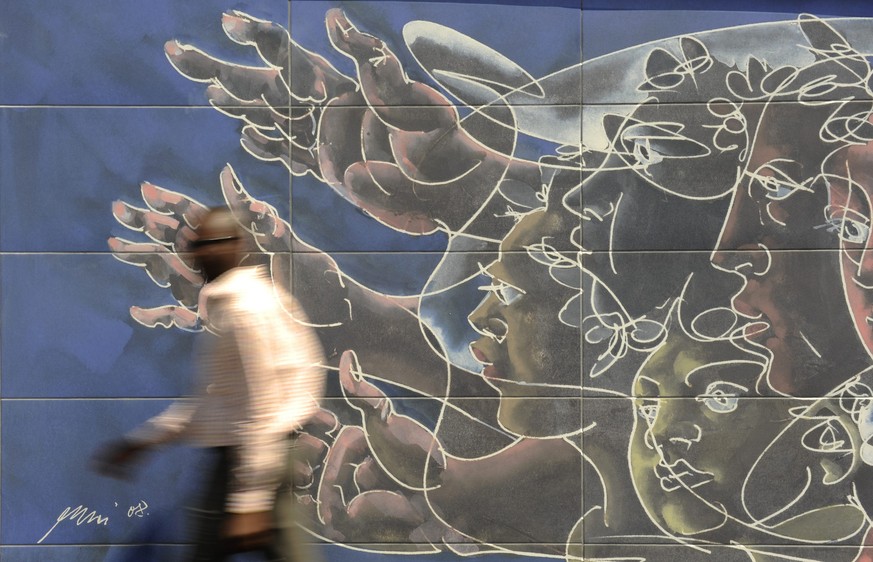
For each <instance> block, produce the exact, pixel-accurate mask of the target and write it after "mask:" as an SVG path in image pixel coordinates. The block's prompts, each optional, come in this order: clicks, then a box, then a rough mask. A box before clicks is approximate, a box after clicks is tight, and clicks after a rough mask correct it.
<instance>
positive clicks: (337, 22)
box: [325, 8, 385, 59]
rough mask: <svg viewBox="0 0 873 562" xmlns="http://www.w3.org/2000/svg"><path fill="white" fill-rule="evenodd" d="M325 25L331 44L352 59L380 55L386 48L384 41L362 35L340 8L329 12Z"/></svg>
mask: <svg viewBox="0 0 873 562" xmlns="http://www.w3.org/2000/svg"><path fill="white" fill-rule="evenodd" d="M325 24H326V25H327V35H328V38H329V39H330V42H331V44H332V45H333V46H334V47H335V48H336V49H337V50H339V51H342V52H343V53H345V54H347V55H349V56H350V57H352V58H355V59H360V58H366V57H372V56H374V55H378V54H379V50H380V49H382V48H384V46H385V43H384V42H382V40H380V39H377V38H376V37H373V36H372V35H368V34H366V33H361V32H360V31H359V30H358V28H357V27H355V25H354V24H353V23H352V22H351V21H349V19H348V18H347V17H346V15H345V13H344V12H343V11H342V10H341V9H339V8H333V9H331V10H328V12H327V14H326V15H325Z"/></svg>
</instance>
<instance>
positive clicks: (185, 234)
mask: <svg viewBox="0 0 873 562" xmlns="http://www.w3.org/2000/svg"><path fill="white" fill-rule="evenodd" d="M112 216H114V217H115V220H117V221H118V222H119V223H121V224H122V225H124V226H125V227H127V228H129V229H131V230H134V231H137V232H143V233H145V235H146V236H148V237H149V238H151V239H152V240H154V241H155V242H157V243H159V244H163V245H165V246H172V247H174V248H184V249H187V247H188V246H187V244H188V243H190V240H191V239H192V237H193V234H194V231H193V230H192V229H191V228H190V227H188V226H187V225H182V223H180V222H179V220H178V219H177V218H176V217H174V216H172V215H165V214H163V213H156V212H154V211H151V210H149V209H140V208H139V207H134V206H133V205H130V204H129V203H125V202H124V201H115V202H113V203H112ZM180 226H181V228H180ZM179 237H181V238H182V242H183V243H182V244H178V242H179V240H177V238H179Z"/></svg>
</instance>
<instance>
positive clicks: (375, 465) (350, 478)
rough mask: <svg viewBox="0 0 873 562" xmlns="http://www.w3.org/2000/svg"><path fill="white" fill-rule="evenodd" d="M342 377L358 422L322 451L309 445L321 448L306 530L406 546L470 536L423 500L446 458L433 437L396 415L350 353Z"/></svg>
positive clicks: (435, 545) (419, 547) (424, 548)
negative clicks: (365, 378) (455, 527)
mask: <svg viewBox="0 0 873 562" xmlns="http://www.w3.org/2000/svg"><path fill="white" fill-rule="evenodd" d="M340 382H341V384H342V388H343V394H344V396H345V398H346V401H347V403H348V404H349V405H351V407H352V408H353V409H354V410H356V411H357V412H358V413H359V415H360V416H361V422H360V423H361V425H345V426H342V427H339V426H336V427H337V428H338V430H335V432H329V433H331V434H335V440H334V441H333V442H332V443H331V444H330V445H329V446H327V445H326V444H325V447H326V451H324V449H325V447H319V446H318V445H316V446H314V447H312V446H310V447H309V450H310V451H313V452H316V453H317V452H319V451H324V452H326V454H325V456H324V459H323V464H322V466H321V468H320V476H319V478H318V485H317V488H316V489H314V490H312V489H310V492H314V496H303V503H304V504H305V505H307V506H309V512H310V513H309V515H310V518H311V523H310V530H312V531H313V532H315V533H317V534H319V535H321V536H324V537H325V538H328V539H330V540H334V541H340V542H345V543H348V544H359V543H379V546H378V547H374V548H379V549H388V550H392V551H403V552H435V551H437V550H439V547H440V545H441V544H442V543H444V542H452V543H458V544H461V543H463V542H471V541H469V539H465V538H464V537H462V536H461V535H460V534H458V533H457V532H456V531H454V530H453V529H451V528H450V527H448V526H446V525H445V524H444V523H443V522H442V521H440V520H439V519H438V518H437V517H436V516H435V515H434V512H433V510H432V508H431V506H430V505H429V503H428V500H427V498H426V494H425V489H426V488H427V487H430V486H438V485H439V480H440V477H441V473H442V471H443V468H444V464H445V460H444V456H443V454H442V452H441V450H440V447H439V443H438V442H437V440H436V438H435V437H434V435H433V434H432V433H431V432H430V431H428V430H427V429H426V428H425V427H424V426H422V425H421V424H419V423H418V422H416V421H414V420H413V419H411V418H409V417H406V416H402V415H400V414H397V413H396V412H395V411H394V409H393V406H392V403H391V400H390V399H389V398H388V397H387V396H386V395H385V394H384V393H383V392H382V391H381V390H379V389H378V388H377V387H376V386H374V385H372V384H371V383H369V382H367V381H366V380H364V378H363V377H362V376H361V370H360V365H359V364H358V362H357V358H356V356H355V354H354V352H351V351H347V352H345V353H344V354H343V356H342V359H341V361H340ZM318 425H319V426H322V427H324V426H327V425H330V424H329V423H327V424H326V423H323V422H322V423H319V424H318ZM324 435H325V434H324V433H321V435H320V437H323V436H324ZM313 438H315V436H314V435H310V439H313ZM304 477H305V474H304ZM304 481H305V478H304Z"/></svg>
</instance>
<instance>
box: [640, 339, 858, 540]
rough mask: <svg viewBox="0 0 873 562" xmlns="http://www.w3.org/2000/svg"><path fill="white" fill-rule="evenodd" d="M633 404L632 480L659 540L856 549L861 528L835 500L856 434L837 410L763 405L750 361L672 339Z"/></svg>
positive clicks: (754, 362)
mask: <svg viewBox="0 0 873 562" xmlns="http://www.w3.org/2000/svg"><path fill="white" fill-rule="evenodd" d="M634 396H635V397H634V408H635V413H636V416H635V420H634V429H633V432H632V436H631V443H630V453H629V459H630V464H631V472H632V477H633V480H634V484H635V487H636V490H637V493H638V494H639V498H640V500H641V502H642V504H643V506H644V508H645V509H646V512H647V513H648V515H649V517H650V518H651V519H652V521H654V522H655V523H656V524H657V525H658V526H659V527H661V528H662V529H664V530H666V531H667V532H669V533H670V534H676V535H679V536H684V537H699V538H701V539H706V540H717V541H732V540H741V541H744V542H743V543H742V544H748V543H750V542H751V543H762V544H768V543H769V544H773V543H774V542H778V541H780V540H784V538H785V537H791V538H792V540H800V541H804V540H808V541H811V542H812V541H816V540H834V541H841V540H857V538H858V536H859V533H862V530H863V529H864V528H866V523H865V517H864V515H863V512H862V511H861V510H860V509H858V507H857V505H854V503H853V502H852V501H851V500H849V499H847V498H848V496H849V495H851V494H852V493H853V492H852V487H851V475H853V474H854V473H855V471H856V470H857V468H858V463H857V456H856V455H855V454H854V453H853V450H855V447H856V445H857V431H856V430H854V429H853V427H854V426H853V424H852V422H851V416H850V415H849V414H848V413H847V412H846V411H845V410H842V409H841V406H840V405H839V403H840V400H829V399H794V398H784V397H775V396H774V393H772V392H771V391H770V390H769V389H768V388H767V387H766V381H765V377H764V366H763V364H762V363H761V362H760V361H759V360H758V359H757V358H756V357H754V356H752V355H748V354H743V353H742V352H740V351H739V350H738V349H737V348H736V347H735V346H733V345H732V344H731V343H730V342H727V341H721V342H708V343H703V342H700V341H695V340H694V339H692V338H690V337H688V336H687V335H685V334H683V333H682V331H681V330H678V329H677V330H674V331H671V333H670V335H669V336H668V340H667V342H666V343H665V345H664V346H662V347H661V348H660V349H659V350H658V351H657V352H656V353H654V354H653V355H652V356H651V357H650V358H649V360H648V361H647V362H646V363H645V364H644V365H643V367H642V368H641V369H640V371H639V373H638V375H637V377H636V380H635V383H634Z"/></svg>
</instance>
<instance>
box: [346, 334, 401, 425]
mask: <svg viewBox="0 0 873 562" xmlns="http://www.w3.org/2000/svg"><path fill="white" fill-rule="evenodd" d="M339 378H340V385H341V387H342V391H343V396H344V397H345V399H346V402H348V403H349V405H351V406H352V407H353V408H355V409H357V410H359V411H361V412H362V413H364V414H365V415H366V416H369V415H371V414H372V413H376V414H378V415H379V416H380V417H388V416H389V415H390V414H391V413H392V411H393V407H392V405H391V400H390V399H389V398H388V397H387V396H386V395H385V393H384V392H382V391H381V390H379V388H377V387H376V386H375V385H373V384H371V383H369V382H367V381H366V380H365V379H364V373H363V371H362V370H361V365H360V363H359V362H358V355H357V354H356V353H355V352H354V351H351V350H349V351H345V352H343V354H342V357H341V358H340V364H339Z"/></svg>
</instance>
